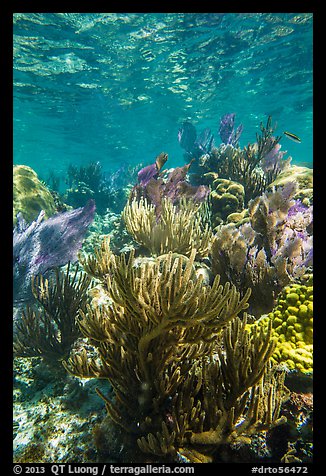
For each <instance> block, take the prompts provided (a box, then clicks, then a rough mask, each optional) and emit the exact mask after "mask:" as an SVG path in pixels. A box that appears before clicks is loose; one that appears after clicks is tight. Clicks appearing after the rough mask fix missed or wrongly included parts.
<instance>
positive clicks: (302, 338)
mask: <svg viewBox="0 0 326 476" xmlns="http://www.w3.org/2000/svg"><path fill="white" fill-rule="evenodd" d="M268 320H271V321H272V325H273V335H274V337H276V339H277V345H276V348H275V351H274V353H273V355H272V360H273V361H274V362H275V363H282V364H284V365H285V366H286V368H287V369H288V370H297V371H299V372H302V373H304V374H309V373H312V371H313V345H312V344H313V286H312V276H311V279H310V285H309V286H307V285H305V284H299V283H292V284H291V285H289V286H286V287H285V288H284V290H283V291H282V292H281V293H280V295H279V297H278V300H277V306H276V307H275V308H274V309H273V311H272V312H270V313H269V314H268V316H266V317H263V318H262V319H260V320H259V321H258V322H257V323H255V324H253V325H262V326H263V325H267V322H268Z"/></svg>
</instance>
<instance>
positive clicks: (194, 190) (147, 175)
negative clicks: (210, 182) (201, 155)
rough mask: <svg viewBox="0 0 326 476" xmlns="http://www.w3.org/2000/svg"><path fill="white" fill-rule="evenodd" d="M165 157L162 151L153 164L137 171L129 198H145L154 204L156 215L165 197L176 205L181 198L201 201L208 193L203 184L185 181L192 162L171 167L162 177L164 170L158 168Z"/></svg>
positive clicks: (159, 211)
mask: <svg viewBox="0 0 326 476" xmlns="http://www.w3.org/2000/svg"><path fill="white" fill-rule="evenodd" d="M167 159H168V156H167V154H165V153H164V152H162V153H161V154H159V155H158V156H157V158H156V161H155V163H154V164H152V165H148V166H147V167H144V168H143V169H141V170H140V171H139V172H138V182H139V183H138V184H137V185H135V186H134V188H133V189H132V192H131V194H130V200H131V199H133V198H134V199H137V200H140V199H141V198H145V199H147V201H148V202H149V203H152V204H153V205H155V213H156V215H157V216H158V217H159V216H160V214H161V209H162V202H163V200H165V199H169V200H171V202H172V204H174V205H178V204H179V202H180V201H182V200H183V199H191V200H193V201H194V202H198V203H201V202H204V201H205V200H206V198H207V196H208V194H209V188H208V187H206V186H205V185H199V186H192V185H190V183H189V182H187V180H186V176H187V173H188V171H189V168H190V166H191V163H192V162H190V163H189V164H187V165H184V166H183V167H176V168H175V169H172V170H171V171H170V172H169V173H168V174H167V177H166V178H164V172H160V170H161V167H162V166H163V165H164V164H165V162H166V161H167Z"/></svg>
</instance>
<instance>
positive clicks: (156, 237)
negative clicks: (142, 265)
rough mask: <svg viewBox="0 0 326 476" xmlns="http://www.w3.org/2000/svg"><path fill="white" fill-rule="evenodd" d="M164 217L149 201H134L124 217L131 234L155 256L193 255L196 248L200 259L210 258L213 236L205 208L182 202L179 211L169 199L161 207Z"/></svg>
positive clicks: (124, 211) (164, 200) (125, 211)
mask: <svg viewBox="0 0 326 476" xmlns="http://www.w3.org/2000/svg"><path fill="white" fill-rule="evenodd" d="M160 210H161V211H160V217H159V218H158V217H157V216H156V207H155V205H153V204H150V203H148V201H147V200H146V199H143V198H141V199H140V200H139V201H138V200H137V199H136V198H134V199H133V200H132V201H131V202H129V203H128V204H127V205H126V206H125V208H124V210H123V213H122V217H123V220H124V222H125V225H126V229H127V231H128V233H130V235H131V236H132V237H133V238H134V239H135V241H137V243H140V244H141V245H143V246H145V247H146V248H147V249H148V250H149V251H150V252H151V254H153V255H155V256H156V255H161V254H165V253H168V252H169V251H172V252H175V253H181V254H184V255H186V256H189V255H190V252H191V249H192V248H196V250H197V255H198V256H201V257H202V256H207V255H208V252H209V247H210V242H211V237H212V232H211V230H210V227H209V224H208V222H207V213H206V214H205V210H206V209H205V204H197V203H195V202H193V201H192V200H191V201H186V200H182V201H181V202H180V203H179V207H178V209H177V207H176V206H175V205H173V203H172V201H171V200H170V199H169V198H164V199H163V200H162V201H161V203H160Z"/></svg>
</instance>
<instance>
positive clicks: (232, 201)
mask: <svg viewBox="0 0 326 476" xmlns="http://www.w3.org/2000/svg"><path fill="white" fill-rule="evenodd" d="M212 188H213V189H212V192H211V194H210V198H211V203H212V222H213V223H212V224H213V227H214V226H216V225H219V224H220V223H222V222H223V221H225V220H227V218H228V216H229V215H230V214H234V213H241V212H242V211H243V207H244V188H243V185H241V184H240V183H238V182H233V181H232V180H227V179H221V178H218V179H216V180H214V182H213V185H212Z"/></svg>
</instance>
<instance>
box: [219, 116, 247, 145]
mask: <svg viewBox="0 0 326 476" xmlns="http://www.w3.org/2000/svg"><path fill="white" fill-rule="evenodd" d="M234 119H235V114H234V113H231V114H224V116H222V117H221V120H220V128H219V134H220V138H221V141H222V142H223V143H224V144H230V145H232V146H233V147H237V146H238V142H239V139H240V136H241V134H242V131H243V125H242V124H240V125H239V126H238V127H237V130H236V131H234Z"/></svg>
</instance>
